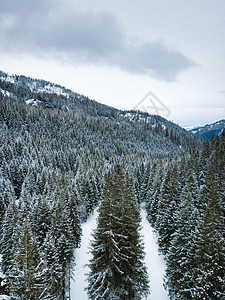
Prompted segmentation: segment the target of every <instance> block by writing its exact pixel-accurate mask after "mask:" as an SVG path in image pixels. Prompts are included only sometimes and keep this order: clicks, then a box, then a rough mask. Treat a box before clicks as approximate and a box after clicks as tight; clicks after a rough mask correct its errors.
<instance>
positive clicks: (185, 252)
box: [165, 188, 199, 300]
mask: <svg viewBox="0 0 225 300" xmlns="http://www.w3.org/2000/svg"><path fill="white" fill-rule="evenodd" d="M184 190H185V191H186V193H184V192H183V193H182V197H181V203H180V205H179V208H178V210H177V212H176V226H177V229H176V231H175V232H174V233H173V234H172V240H171V246H170V248H169V250H168V253H167V260H166V262H167V263H166V277H165V287H166V288H167V290H168V292H169V295H170V298H171V299H174V300H176V299H193V298H192V295H191V288H192V287H190V279H191V277H192V276H193V273H192V272H193V269H194V268H195V262H194V260H193V257H194V256H195V251H196V248H195V244H194V239H195V236H196V234H198V229H197V225H198V222H199V215H198V210H197V209H196V207H195V206H194V199H193V198H192V195H191V194H190V192H189V191H187V188H185V189H184Z"/></svg>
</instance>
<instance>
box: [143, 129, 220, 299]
mask: <svg viewBox="0 0 225 300" xmlns="http://www.w3.org/2000/svg"><path fill="white" fill-rule="evenodd" d="M224 145H225V144H224V135H223V134H222V137H221V139H218V138H212V139H211V141H206V142H205V143H204V144H203V147H202V149H201V150H200V151H199V153H198V152H193V153H192V154H191V155H190V156H189V157H186V158H185V157H184V156H183V157H181V159H177V160H176V162H175V163H174V162H173V165H174V166H175V172H174V171H172V166H171V163H168V162H167V161H164V162H163V164H164V166H165V168H166V172H165V174H164V175H163V181H162V180H158V181H159V182H160V181H161V182H162V184H159V186H161V188H160V189H159V188H158V186H157V185H155V184H153V186H152V187H149V197H148V198H147V203H146V204H147V205H146V208H147V210H148V219H149V220H150V222H151V223H152V225H153V226H154V227H155V229H156V230H157V232H158V242H159V248H160V250H161V251H162V252H163V253H164V254H166V264H167V266H166V276H165V286H166V288H167V289H168V292H169V295H170V298H171V299H174V300H176V299H184V300H189V299H193V300H196V299H199V300H200V299H205V300H208V299H219V300H222V299H224V297H225V292H224V291H225V284H224V283H225V271H224V270H225V240H224V235H225V234H224V233H225V230H224V228H225V226H224V168H225V161H224V157H225V156H224V152H225V147H224ZM176 163H177V164H178V172H176ZM174 174H175V176H174ZM176 174H178V175H179V177H177V175H176ZM158 178H159V176H158V172H157V171H155V173H154V174H153V183H154V181H155V180H156V179H158ZM153 195H157V197H153Z"/></svg>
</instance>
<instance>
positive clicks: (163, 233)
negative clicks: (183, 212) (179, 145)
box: [155, 163, 180, 254]
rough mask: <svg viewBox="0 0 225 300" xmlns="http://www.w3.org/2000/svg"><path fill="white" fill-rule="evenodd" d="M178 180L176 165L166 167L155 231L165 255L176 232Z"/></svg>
mask: <svg viewBox="0 0 225 300" xmlns="http://www.w3.org/2000/svg"><path fill="white" fill-rule="evenodd" d="M179 197H180V195H179V180H178V169H177V164H176V163H175V164H174V166H170V165H169V166H168V170H167V173H166V175H165V179H164V181H163V184H162V188H161V194H160V202H159V204H158V205H159V206H158V215H157V219H156V223H155V226H156V229H157V231H158V233H159V236H158V244H159V248H160V250H161V251H162V253H163V254H166V253H167V251H168V249H169V247H170V242H171V236H172V234H173V233H174V231H175V230H176V222H175V212H176V209H177V207H178V202H179Z"/></svg>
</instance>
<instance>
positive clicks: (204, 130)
mask: <svg viewBox="0 0 225 300" xmlns="http://www.w3.org/2000/svg"><path fill="white" fill-rule="evenodd" d="M189 132H191V133H193V134H194V135H199V136H201V137H202V138H203V139H205V140H209V139H211V137H212V136H213V135H214V136H215V137H216V136H218V137H221V135H222V133H223V132H225V119H222V120H219V121H216V122H214V123H211V124H206V125H204V126H200V127H196V128H193V129H191V130H189Z"/></svg>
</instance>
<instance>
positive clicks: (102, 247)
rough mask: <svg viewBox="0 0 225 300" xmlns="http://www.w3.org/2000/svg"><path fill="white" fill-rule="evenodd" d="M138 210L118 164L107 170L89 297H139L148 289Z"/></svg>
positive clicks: (93, 250)
mask: <svg viewBox="0 0 225 300" xmlns="http://www.w3.org/2000/svg"><path fill="white" fill-rule="evenodd" d="M139 230H140V213H139V210H138V208H137V206H136V199H135V195H134V191H133V188H132V186H131V184H130V180H129V178H127V177H126V176H125V175H124V173H123V171H122V169H121V167H120V166H119V165H117V166H116V167H115V170H114V173H113V174H112V173H109V175H108V177H107V179H106V182H105V186H104V189H103V194H102V199H101V205H100V207H99V217H98V223H97V229H96V230H95V231H94V234H93V237H94V240H93V241H92V244H91V246H92V247H91V253H92V259H91V260H90V264H89V267H90V273H89V274H88V287H87V291H88V296H89V298H90V299H95V300H97V299H141V297H142V296H146V295H147V294H148V292H149V286H148V278H147V271H146V267H145V265H144V263H143V259H144V252H143V243H142V241H141V237H140V233H139Z"/></svg>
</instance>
